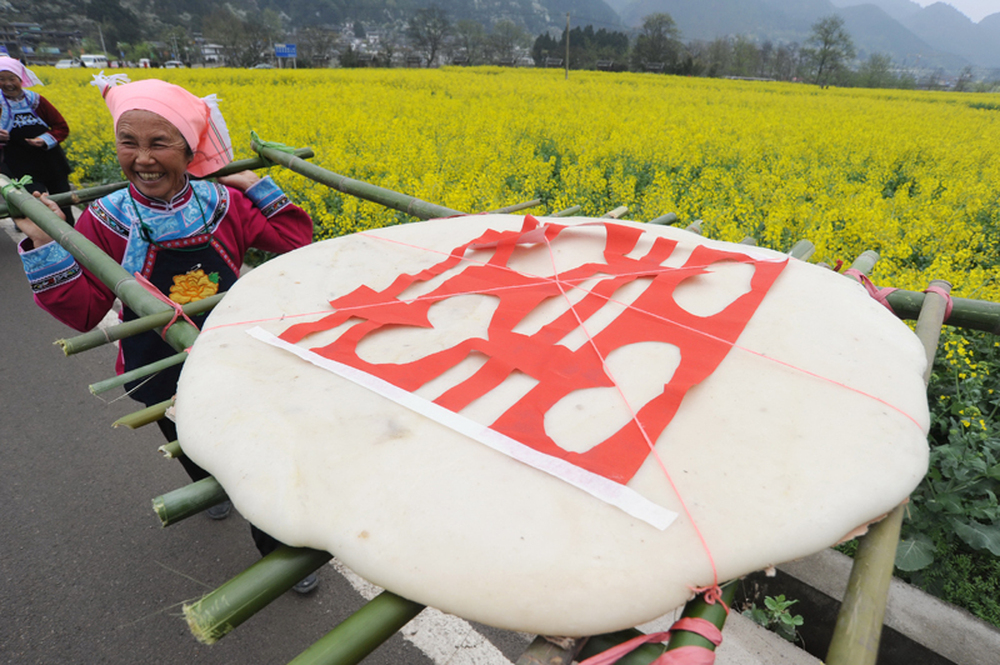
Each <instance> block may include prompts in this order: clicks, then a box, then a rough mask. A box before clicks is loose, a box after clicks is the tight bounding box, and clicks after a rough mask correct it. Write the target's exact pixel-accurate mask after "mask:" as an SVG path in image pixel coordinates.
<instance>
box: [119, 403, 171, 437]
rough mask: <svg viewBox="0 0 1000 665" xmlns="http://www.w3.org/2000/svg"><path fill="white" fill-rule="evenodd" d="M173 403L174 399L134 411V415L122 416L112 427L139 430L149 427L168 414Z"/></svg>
mask: <svg viewBox="0 0 1000 665" xmlns="http://www.w3.org/2000/svg"><path fill="white" fill-rule="evenodd" d="M173 403H174V400H173V398H170V399H168V400H164V401H162V402H159V403H157V404H151V405H149V406H147V407H146V408H145V409H139V410H138V411H133V412H132V413H129V414H126V415H124V416H122V417H121V418H119V419H118V420H116V421H115V422H113V423H111V426H112V427H128V428H129V429H138V428H140V427H143V426H145V425H148V424H149V423H155V422H156V421H157V420H159V419H160V418H162V417H163V416H164V414H166V412H167V409H169V408H170V407H171V405H173Z"/></svg>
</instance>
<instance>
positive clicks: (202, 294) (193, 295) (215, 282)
mask: <svg viewBox="0 0 1000 665" xmlns="http://www.w3.org/2000/svg"><path fill="white" fill-rule="evenodd" d="M218 292H219V273H217V272H212V273H209V274H207V275H206V274H205V271H204V270H202V269H200V268H199V269H198V270H191V271H190V272H188V273H186V274H184V275H174V284H173V286H171V287H170V299H171V300H173V301H174V302H175V303H179V304H181V305H184V304H186V303H189V302H195V301H197V300H202V299H204V298H207V297H209V296H214V295H215V294H216V293H218Z"/></svg>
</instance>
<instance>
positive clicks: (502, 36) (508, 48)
mask: <svg viewBox="0 0 1000 665" xmlns="http://www.w3.org/2000/svg"><path fill="white" fill-rule="evenodd" d="M486 39H487V43H488V45H489V50H490V52H491V53H492V54H493V56H494V57H495V58H497V59H499V60H515V59H516V57H517V50H518V49H519V48H521V47H523V46H525V45H526V44H527V43H528V40H529V39H530V36H529V35H528V33H527V32H525V30H524V28H522V27H521V26H519V25H518V24H517V23H514V22H513V21H507V20H503V21H497V22H496V23H495V24H494V25H493V31H492V32H490V34H489V36H488V37H487V38H486Z"/></svg>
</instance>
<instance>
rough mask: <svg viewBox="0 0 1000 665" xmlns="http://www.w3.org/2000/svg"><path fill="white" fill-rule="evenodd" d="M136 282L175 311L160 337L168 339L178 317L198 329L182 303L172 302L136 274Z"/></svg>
mask: <svg viewBox="0 0 1000 665" xmlns="http://www.w3.org/2000/svg"><path fill="white" fill-rule="evenodd" d="M135 281H137V282H139V285H140V286H142V288H144V289H146V290H147V291H149V292H150V293H151V294H153V296H154V297H155V298H156V299H157V300H159V301H160V302H162V303H164V304H166V305H170V308H171V309H172V310H174V315H173V317H171V319H170V322H169V323H167V325H165V326H163V330H162V331H161V332H160V337H163V338H166V335H167V330H168V329H169V328H170V326H172V325H174V323H176V322H177V317H181V318H183V319H184V320H185V321H187V322H188V323H190V324H191V325H192V326H194V327H195V328H197V327H198V326H197V325H195V322H194V321H192V320H191V319H190V318H189V317H188V315H187V314H185V313H184V310H183V309H182V308H181V304H180V303H178V302H174V301H173V300H171V299H170V298H168V297H167V296H165V295H164V294H163V292H162V291H160V290H159V289H158V288H156V287H155V286H154V285H153V283H152V282H150V281H149V280H148V279H146V278H145V277H143V276H142V275H141V274H139V273H135Z"/></svg>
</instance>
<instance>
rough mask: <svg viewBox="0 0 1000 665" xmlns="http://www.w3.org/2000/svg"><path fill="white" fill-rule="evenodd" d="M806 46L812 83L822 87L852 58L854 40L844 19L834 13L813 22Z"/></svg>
mask: <svg viewBox="0 0 1000 665" xmlns="http://www.w3.org/2000/svg"><path fill="white" fill-rule="evenodd" d="M806 47H807V49H806V50H807V52H808V54H809V55H810V56H811V58H812V64H813V83H815V84H816V85H819V86H823V87H824V88H825V87H826V86H827V85H829V83H830V80H831V79H832V78H833V77H834V76H836V75H837V73H838V72H840V71H841V70H843V69H845V68H846V64H847V62H848V61H850V60H852V59H853V58H854V41H853V40H852V39H851V35H850V34H848V32H847V30H846V29H845V28H844V19H842V18H841V17H839V16H837V15H836V14H831V15H830V16H827V17H825V18H821V19H820V20H818V21H816V23H814V24H813V26H812V34H811V35H809V39H807V40H806Z"/></svg>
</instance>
